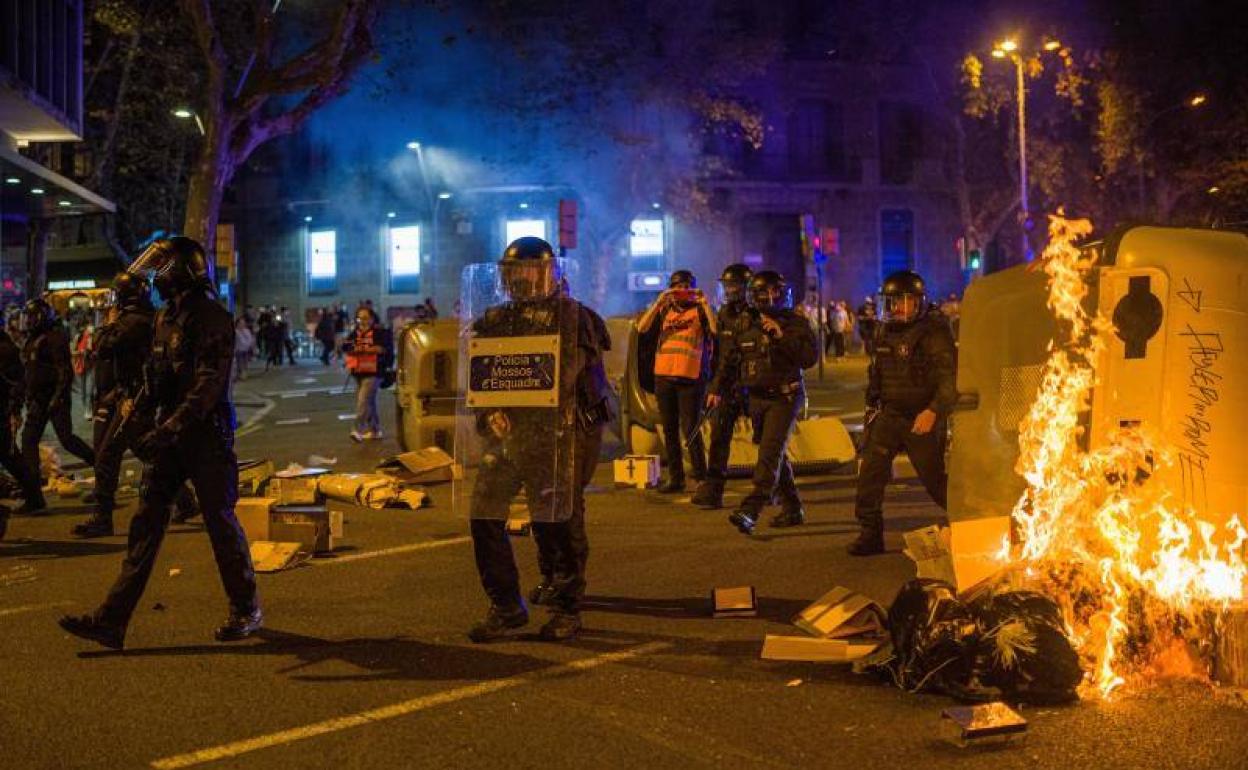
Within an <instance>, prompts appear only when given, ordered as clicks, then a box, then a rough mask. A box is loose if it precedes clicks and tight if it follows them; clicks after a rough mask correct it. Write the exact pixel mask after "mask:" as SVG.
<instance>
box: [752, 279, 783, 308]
mask: <svg viewBox="0 0 1248 770" xmlns="http://www.w3.org/2000/svg"><path fill="white" fill-rule="evenodd" d="M749 298H750V304H751V305H753V306H754V307H756V308H758V309H759V310H770V309H776V308H787V307H790V306H791V305H792V300H793V295H792V294H791V293H790V291H789V285H788V284H787V283H786V282H785V280H784V276H782V275H780V274H779V273H777V272H776V271H775V270H759V271H758V272H757V273H755V274H754V276H753V277H752V278H750V288H749Z"/></svg>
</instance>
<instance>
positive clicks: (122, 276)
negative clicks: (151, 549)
mask: <svg viewBox="0 0 1248 770" xmlns="http://www.w3.org/2000/svg"><path fill="white" fill-rule="evenodd" d="M113 302H114V304H113V307H112V308H110V310H109V315H110V320H109V321H108V322H107V323H105V324H104V325H103V326H102V327H100V330H99V331H98V332H97V333H96V337H95V355H96V362H95V393H94V401H93V403H94V407H95V411H94V414H93V417H92V419H93V426H94V437H93V438H94V445H95V513H94V514H93V515H92V516H91V518H90V519H88V520H87V521H85V522H82V523H81V524H77V525H75V526H74V529H73V533H74V534H75V535H78V536H79V537H108V536H111V535H112V534H113V509H114V508H115V507H116V502H117V482H118V480H119V477H120V475H121V461H122V458H123V457H124V456H125V453H126V450H127V449H129V448H130V447H131V445H132V444H133V443H134V442H135V441H136V440H137V439H138V438H139V436H141V435H142V434H143V433H145V432H146V431H147V430H148V429H150V428H151V427H152V425H151V414H150V413H149V414H139V413H136V412H135V411H134V410H133V406H134V401H135V399H136V398H137V397H138V395H139V389H140V386H141V385H142V382H143V365H144V364H145V363H146V362H147V359H148V356H149V355H150V354H151V351H152V322H153V320H154V318H155V316H156V310H155V308H153V307H152V300H151V284H149V283H148V281H147V278H146V277H144V276H142V275H136V274H132V273H118V274H117V276H116V277H115V278H114V279H113ZM177 506H178V514H177V516H175V521H185V520H186V519H187V518H188V517H189V515H193V514H194V512H195V504H194V498H193V496H192V495H191V494H190V490H189V489H188V488H187V487H186V486H185V485H183V486H182V488H181V492H179V494H178V499H177Z"/></svg>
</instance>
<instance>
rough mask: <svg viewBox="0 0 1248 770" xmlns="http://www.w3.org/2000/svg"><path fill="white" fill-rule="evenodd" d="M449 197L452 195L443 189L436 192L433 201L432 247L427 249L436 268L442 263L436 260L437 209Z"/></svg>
mask: <svg viewBox="0 0 1248 770" xmlns="http://www.w3.org/2000/svg"><path fill="white" fill-rule="evenodd" d="M451 197H452V196H451V194H450V193H449V192H446V191H445V190H443V191H442V192H440V193H438V197H437V198H436V199H434V203H433V248H432V249H430V250H429V251H430V253H432V254H433V263H434V265H438V266H439V268H438V269H440V266H441V264H442V263H441V262H440V261H439V260H438V245H439V241H438V211H439V210H440V209H441V208H442V201H449V200H450V199H451Z"/></svg>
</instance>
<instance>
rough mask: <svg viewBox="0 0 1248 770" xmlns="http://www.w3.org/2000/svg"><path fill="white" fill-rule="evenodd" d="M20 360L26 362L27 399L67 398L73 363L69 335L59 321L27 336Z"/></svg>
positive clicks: (59, 399)
mask: <svg viewBox="0 0 1248 770" xmlns="http://www.w3.org/2000/svg"><path fill="white" fill-rule="evenodd" d="M22 360H23V361H24V363H25V364H26V399H27V401H29V402H31V403H40V404H53V403H57V402H60V401H64V400H66V399H68V398H69V389H70V386H71V385H72V384H73V381H74V367H73V362H72V360H71V358H70V355H69V336H68V335H67V334H66V333H65V327H64V326H62V325H61V323H60V322H59V321H58V322H56V323H54V324H52V325H51V326H49V327H48V328H46V329H43V330H41V331H39V332H36V333H34V334H31V335H30V336H29V337H28V338H27V340H26V347H25V349H24V350H23V351H22Z"/></svg>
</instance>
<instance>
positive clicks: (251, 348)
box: [234, 317, 256, 382]
mask: <svg viewBox="0 0 1248 770" xmlns="http://www.w3.org/2000/svg"><path fill="white" fill-rule="evenodd" d="M255 349H256V338H255V335H253V334H252V333H251V328H250V327H248V326H247V318H246V317H243V318H239V319H238V320H237V321H235V322H234V380H235V382H237V381H238V380H245V379H247V366H248V364H250V363H251V357H252V355H253V354H254V353H255Z"/></svg>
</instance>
